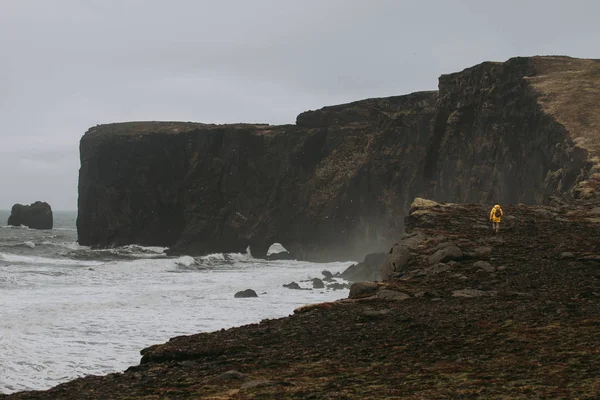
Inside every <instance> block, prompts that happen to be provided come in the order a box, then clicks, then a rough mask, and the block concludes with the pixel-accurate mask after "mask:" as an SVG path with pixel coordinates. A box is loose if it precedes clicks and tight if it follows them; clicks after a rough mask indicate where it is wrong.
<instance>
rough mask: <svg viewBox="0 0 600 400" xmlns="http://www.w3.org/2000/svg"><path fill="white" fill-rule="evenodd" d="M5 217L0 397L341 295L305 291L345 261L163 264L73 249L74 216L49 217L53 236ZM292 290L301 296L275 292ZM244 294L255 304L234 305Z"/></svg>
mask: <svg viewBox="0 0 600 400" xmlns="http://www.w3.org/2000/svg"><path fill="white" fill-rule="evenodd" d="M9 215H10V212H9V211H6V210H5V211H0V393H12V392H15V391H22V390H40V389H48V388H50V387H52V386H55V385H57V384H59V383H62V382H66V381H69V380H72V379H75V378H78V377H82V376H86V375H104V374H108V373H113V372H119V371H123V370H125V369H126V368H127V367H129V366H131V365H136V364H138V363H139V361H140V358H141V356H140V350H142V349H143V348H144V347H147V346H150V345H152V344H157V343H163V342H165V341H167V340H169V338H171V337H174V336H179V335H189V334H194V333H198V332H210V331H215V330H219V329H222V328H229V327H233V326H239V325H244V324H248V323H256V322H260V321H261V320H263V319H268V318H278V317H284V316H287V315H289V314H291V313H293V310H294V309H295V308H297V307H299V306H302V305H305V304H311V303H318V302H324V301H332V300H337V299H340V298H344V297H347V296H348V290H347V289H342V290H333V289H328V288H325V289H312V284H311V282H310V281H309V280H310V279H311V278H322V277H323V275H322V274H321V272H322V271H323V270H328V271H330V272H332V273H334V274H335V273H336V272H342V271H343V270H344V269H346V268H347V267H348V266H349V265H351V264H352V263H353V262H352V261H348V262H337V263H326V264H319V263H309V262H301V261H283V260H280V261H266V260H258V259H254V258H252V257H251V256H249V255H247V254H211V255H207V256H204V257H190V256H181V257H167V256H165V255H164V253H163V250H165V249H164V248H159V247H141V246H134V245H131V246H125V247H120V248H114V249H104V250H91V249H90V248H89V247H85V246H79V245H78V244H77V230H76V226H75V221H76V217H77V215H76V212H60V211H55V212H54V229H52V230H33V229H29V228H26V227H8V226H5V225H6V221H7V220H8V217H9ZM292 281H295V282H298V283H299V284H300V286H301V287H302V288H304V289H307V290H292V289H288V288H285V287H283V286H282V285H283V284H286V283H290V282H292ZM339 282H343V281H342V280H340V281H339ZM248 288H250V289H254V290H255V291H256V293H258V296H259V297H258V298H234V294H235V293H236V292H238V291H240V290H244V289H248ZM308 289H310V290H308Z"/></svg>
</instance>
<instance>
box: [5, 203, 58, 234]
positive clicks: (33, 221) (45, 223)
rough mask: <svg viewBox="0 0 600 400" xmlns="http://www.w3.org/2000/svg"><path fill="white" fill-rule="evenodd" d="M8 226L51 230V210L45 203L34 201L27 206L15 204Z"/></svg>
mask: <svg viewBox="0 0 600 400" xmlns="http://www.w3.org/2000/svg"><path fill="white" fill-rule="evenodd" d="M7 224H8V225H12V226H21V225H23V226H26V227H28V228H31V229H52V225H53V218H52V208H51V207H50V204H48V203H46V202H41V201H36V202H35V203H32V204H30V205H28V206H24V205H22V204H15V205H14V206H12V209H11V211H10V217H8V222H7Z"/></svg>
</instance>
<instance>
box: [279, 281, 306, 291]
mask: <svg viewBox="0 0 600 400" xmlns="http://www.w3.org/2000/svg"><path fill="white" fill-rule="evenodd" d="M283 287H286V288H288V289H295V290H300V289H302V288H301V287H300V285H298V284H297V283H296V282H290V283H286V284H284V285H283Z"/></svg>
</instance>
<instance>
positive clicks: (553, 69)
mask: <svg viewBox="0 0 600 400" xmlns="http://www.w3.org/2000/svg"><path fill="white" fill-rule="evenodd" d="M531 61H532V63H533V66H534V68H535V70H536V72H537V73H536V74H535V76H532V77H528V78H526V79H527V80H528V81H529V82H530V83H531V84H532V85H533V87H534V88H535V89H536V90H537V91H538V92H539V95H540V97H539V102H540V104H541V105H542V108H543V110H544V111H545V112H547V113H548V114H550V115H552V116H553V117H554V118H555V119H556V120H557V121H558V122H559V123H561V124H562V125H564V127H565V128H566V129H567V131H568V132H569V134H570V135H571V137H572V138H573V140H574V141H575V143H576V144H577V145H578V146H579V147H581V148H583V149H586V150H587V151H588V152H589V153H590V160H591V161H594V162H595V164H596V165H598V164H600V60H591V59H578V58H570V57H552V56H548V57H532V58H531Z"/></svg>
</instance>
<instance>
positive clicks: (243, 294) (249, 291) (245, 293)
mask: <svg viewBox="0 0 600 400" xmlns="http://www.w3.org/2000/svg"><path fill="white" fill-rule="evenodd" d="M233 297H235V298H247V297H258V295H257V294H256V292H255V291H254V290H252V289H246V290H242V291H240V292H237V293H236V294H235V295H234V296H233Z"/></svg>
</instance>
